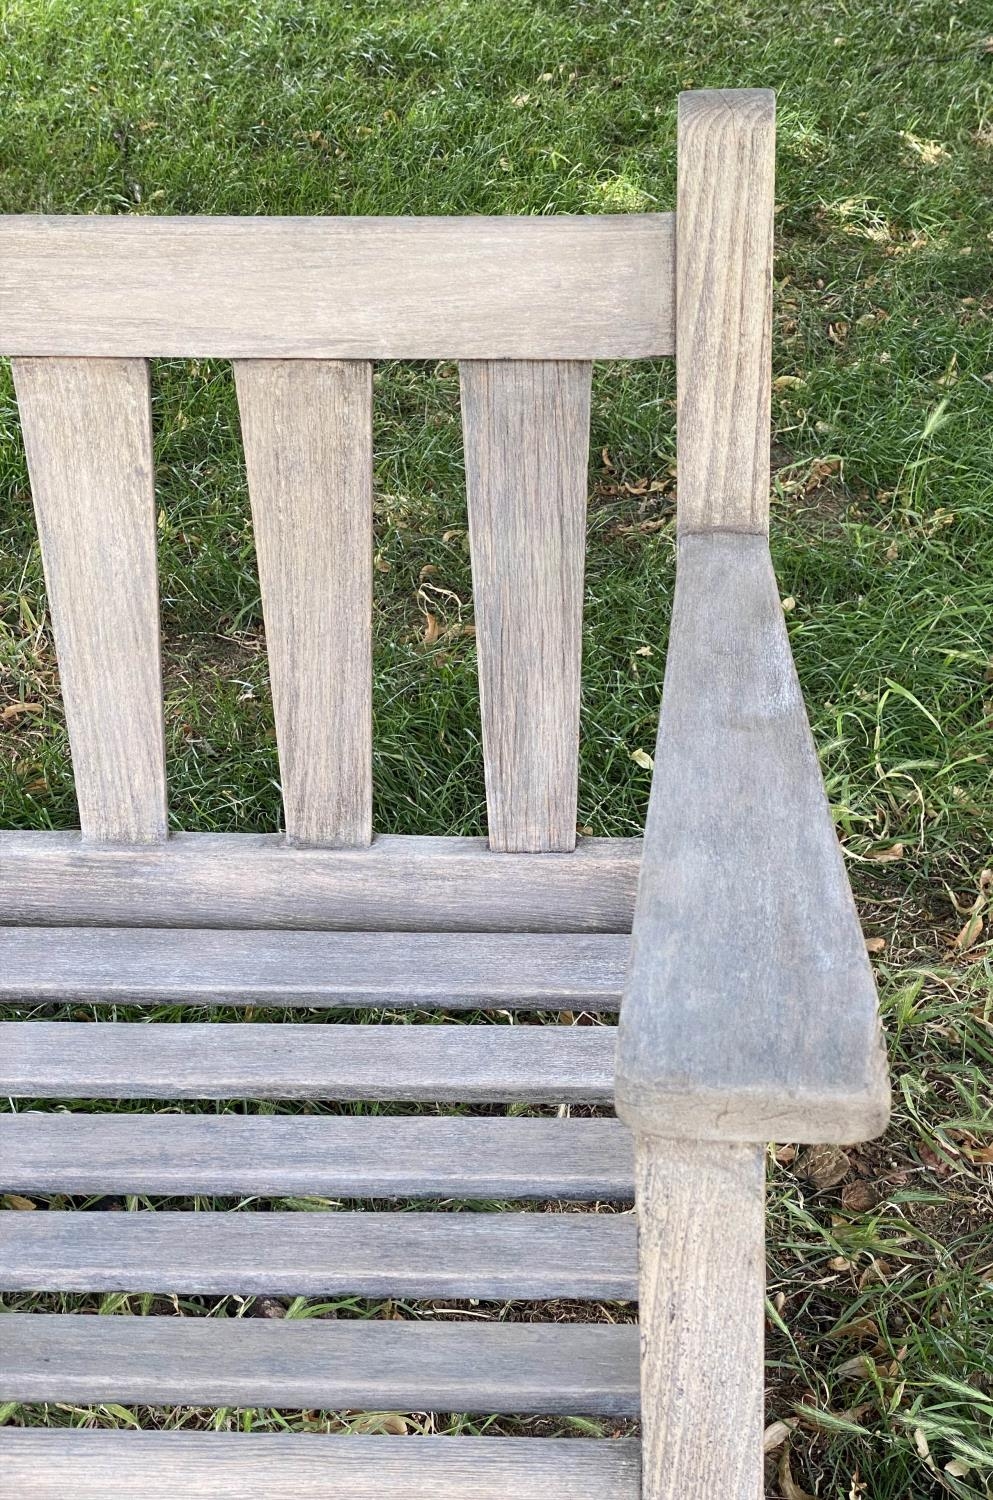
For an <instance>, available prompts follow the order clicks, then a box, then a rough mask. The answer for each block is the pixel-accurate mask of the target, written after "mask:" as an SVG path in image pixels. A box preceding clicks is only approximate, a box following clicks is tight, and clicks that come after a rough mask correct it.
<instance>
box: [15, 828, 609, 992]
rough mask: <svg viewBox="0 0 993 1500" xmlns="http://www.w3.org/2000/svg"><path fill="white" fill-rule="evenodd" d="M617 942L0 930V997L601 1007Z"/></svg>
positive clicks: (566, 937) (573, 937)
mask: <svg viewBox="0 0 993 1500" xmlns="http://www.w3.org/2000/svg"><path fill="white" fill-rule="evenodd" d="M235 837H237V835H235ZM207 868H208V866H206V865H205V866H204V869H205V871H206V870H207ZM120 891H121V895H122V897H123V896H124V895H125V894H126V891H127V866H126V864H125V866H124V868H123V870H122V872H121V881H120ZM67 896H68V892H67ZM136 898H137V890H136ZM395 899H396V900H397V901H399V899H400V892H399V891H398V892H397V893H396V898H395ZM453 900H454V893H453ZM152 914H153V913H148V912H146V915H152ZM155 914H157V913H155ZM270 915H271V913H270ZM476 915H477V916H478V913H477V914H476ZM629 946H630V938H628V937H627V936H625V935H623V934H619V933H617V934H615V933H520V932H507V933H503V932H499V933H497V932H471V933H446V932H291V931H284V930H281V929H271V930H266V931H263V930H259V929H251V930H245V931H242V930H224V929H211V928H206V929H202V928H186V927H176V928H167V927H146V928H141V927H116V928H114V927H0V999H5V1000H67V999H71V1000H88V1001H122V1002H126V1001H147V1002H150V1003H157V1004H175V1005H179V1004H183V1003H189V1004H196V1005H211V1004H225V1005H237V1004H252V1005H308V1006H350V1005H363V1006H370V1005H385V1006H389V1007H390V1008H391V1009H398V1010H408V1009H411V1008H414V1007H425V1006H443V1007H444V1008H445V1009H455V1010H466V1009H468V1010H472V1009H476V1008H478V1007H479V1006H494V1005H499V1006H527V1007H528V1008H530V1009H550V1008H552V1007H554V1008H556V1009H568V1010H608V1011H609V1010H617V1008H618V1006H619V1004H620V995H621V987H622V985H623V982H624V971H625V966H626V963H627V958H628V950H629Z"/></svg>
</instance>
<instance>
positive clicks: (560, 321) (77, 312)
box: [0, 214, 673, 359]
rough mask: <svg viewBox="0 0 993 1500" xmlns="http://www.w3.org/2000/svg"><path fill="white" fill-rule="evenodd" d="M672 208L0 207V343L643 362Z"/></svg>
mask: <svg viewBox="0 0 993 1500" xmlns="http://www.w3.org/2000/svg"><path fill="white" fill-rule="evenodd" d="M672 231H673V223H672V215H671V214H619V215H614V216H609V215H599V214H596V215H589V216H575V217H574V216H570V215H565V214H563V215H556V216H548V217H525V218H513V217H509V216H500V217H496V218H487V217H485V216H479V217H473V218H465V219H445V218H434V219H432V218H394V219H388V218H387V219H377V218H364V217H358V216H356V217H354V218H309V219H306V218H284V219H280V218H241V217H239V218H222V217H216V218H198V217H188V218H165V217H142V216H131V217H129V216H127V215H113V216H110V215H106V216H101V215H90V214H87V215H81V216H79V217H69V218H45V217H36V216H33V215H9V216H6V217H0V354H61V355H65V354H75V355H88V356H93V355H108V354H110V355H125V354H129V355H142V356H148V357H152V356H156V355H157V356H163V355H165V356H169V357H173V356H180V357H191V356H196V357H203V356H211V357H216V358H219V359H279V358H287V359H301V358H311V359H638V358H644V357H649V358H652V357H654V356H656V355H660V354H671V353H672V350H673V328H672V303H673V295H672V293H673V254H672Z"/></svg>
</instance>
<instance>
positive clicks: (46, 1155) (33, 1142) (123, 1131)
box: [0, 1110, 634, 1201]
mask: <svg viewBox="0 0 993 1500" xmlns="http://www.w3.org/2000/svg"><path fill="white" fill-rule="evenodd" d="M0 1189H2V1190H5V1191H15V1192H36V1193H79V1194H86V1193H104V1192H108V1193H153V1194H162V1195H164V1196H173V1195H181V1196H188V1195H189V1194H190V1193H208V1194H219V1195H224V1194H270V1195H272V1196H273V1197H293V1196H301V1197H306V1196H314V1195H323V1196H327V1197H343V1198H447V1197H459V1198H484V1199H493V1198H499V1199H514V1198H535V1199H540V1198H555V1199H562V1198H568V1199H575V1200H584V1201H595V1200H596V1199H599V1198H615V1199H616V1198H632V1197H633V1196H634V1167H633V1161H632V1154H631V1137H630V1136H629V1134H628V1132H627V1130H626V1128H625V1127H624V1126H623V1125H622V1124H621V1122H620V1121H619V1120H588V1119H587V1120H584V1119H579V1120H569V1119H555V1120H548V1119H514V1118H510V1119H508V1118H501V1117H499V1116H497V1117H495V1118H487V1119H473V1118H466V1117H464V1116H454V1117H452V1116H441V1117H439V1116H431V1115H344V1116H342V1115H325V1116H321V1117H318V1118H314V1117H313V1116H300V1115H235V1114H231V1115H201V1114H157V1115H147V1114H134V1113H130V1112H128V1113H118V1114H70V1113H66V1112H63V1111H57V1112H51V1113H44V1114H43V1113H41V1112H40V1111H38V1110H26V1111H24V1112H23V1113H20V1114H6V1115H0Z"/></svg>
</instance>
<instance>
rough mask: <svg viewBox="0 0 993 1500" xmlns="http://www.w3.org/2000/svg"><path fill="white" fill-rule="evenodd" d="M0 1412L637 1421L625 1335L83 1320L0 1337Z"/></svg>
mask: <svg viewBox="0 0 993 1500" xmlns="http://www.w3.org/2000/svg"><path fill="white" fill-rule="evenodd" d="M0 1343H2V1347H3V1355H2V1358H0V1401H68V1402H77V1403H80V1404H89V1403H90V1402H105V1401H117V1402H125V1403H127V1402H135V1403H140V1404H142V1405H156V1404H159V1405H173V1404H174V1403H178V1404H184V1403H185V1404H187V1405H189V1404H196V1405H201V1406H275V1407H304V1408H307V1407H315V1406H316V1407H320V1408H322V1409H324V1410H342V1409H346V1408H347V1409H349V1410H355V1409H359V1410H372V1411H411V1410H414V1411H424V1410H427V1411H477V1412H487V1413H488V1412H521V1413H523V1412H535V1413H539V1412H540V1413H545V1414H574V1415H588V1416H596V1415H599V1416H636V1415H637V1413H638V1408H639V1389H638V1327H637V1324H635V1323H617V1324H613V1323H603V1324H593V1323H496V1322H492V1323H490V1322H486V1321H484V1320H474V1321H471V1322H458V1323H453V1322H438V1323H435V1322H430V1321H427V1320H419V1321H402V1320H400V1321H398V1320H395V1319H390V1320H383V1321H379V1320H376V1319H367V1318H344V1319H343V1318H251V1317H243V1318H233V1317H231V1318H197V1317H183V1318H176V1317H130V1316H125V1315H122V1316H119V1317H118V1316H113V1317H87V1316H84V1315H80V1314H64V1313H55V1314H51V1313H11V1314H9V1315H8V1316H7V1317H5V1318H4V1319H3V1321H2V1323H0Z"/></svg>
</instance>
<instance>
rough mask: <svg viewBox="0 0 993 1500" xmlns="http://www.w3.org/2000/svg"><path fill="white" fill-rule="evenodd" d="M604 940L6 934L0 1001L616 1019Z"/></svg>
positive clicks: (616, 943)
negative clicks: (529, 1012)
mask: <svg viewBox="0 0 993 1500" xmlns="http://www.w3.org/2000/svg"><path fill="white" fill-rule="evenodd" d="M628 947H629V939H628V938H626V937H624V936H610V935H606V934H589V933H585V934H571V933H570V934H559V933H533V934H532V933H488V932H479V933H476V932H474V933H446V932H423V933H410V932H375V933H373V932H284V931H279V930H268V931H259V930H252V931H248V932H246V931H225V930H223V929H203V928H184V927H180V928H175V929H170V928H153V927H149V928H139V927H116V928H109V927H83V928H79V927H0V1000H8V1001H14V1000H87V1001H95V1002H103V1001H107V1002H110V1001H118V1002H127V1001H148V1002H149V1003H157V1004H169V1005H180V1004H183V1003H184V1002H189V1003H191V1004H197V1005H212V1004H224V1005H236V1004H252V1005H313V1006H320V1005H327V1006H332V1005H340V1006H347V1005H363V1006H389V1007H391V1008H395V1009H409V1008H412V1007H417V1006H444V1007H445V1008H446V1009H460V1010H465V1009H478V1008H480V1007H483V1006H527V1007H529V1008H533V1009H543V1008H547V1007H554V1008H556V1009H559V1008H562V1007H566V1008H568V1009H577V1008H581V1009H588V1010H617V1008H618V1006H619V1005H620V996H621V988H622V985H623V983H624V968H625V964H626V962H627V954H628Z"/></svg>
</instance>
